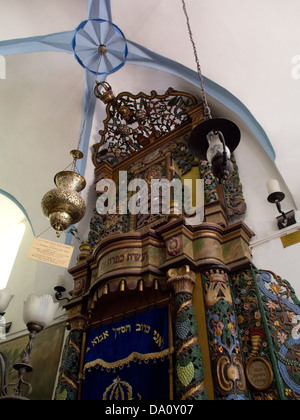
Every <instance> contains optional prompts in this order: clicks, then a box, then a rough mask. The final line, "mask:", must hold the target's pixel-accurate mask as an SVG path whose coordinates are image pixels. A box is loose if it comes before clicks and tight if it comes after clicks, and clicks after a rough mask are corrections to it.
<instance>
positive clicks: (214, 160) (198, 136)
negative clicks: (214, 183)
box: [188, 118, 241, 181]
mask: <svg viewBox="0 0 300 420" xmlns="http://www.w3.org/2000/svg"><path fill="white" fill-rule="evenodd" d="M240 140H241V132H240V129H239V128H238V126H237V125H236V124H235V123H233V122H232V121H230V120H226V119H224V118H211V119H208V120H206V121H204V122H203V123H202V124H199V125H198V126H197V127H196V128H195V129H194V130H193V131H192V133H191V135H190V138H189V140H188V145H189V149H190V151H191V152H192V153H193V154H194V155H195V156H197V157H198V158H199V159H200V160H208V162H209V163H210V164H211V165H212V172H213V174H214V176H215V177H216V178H217V179H219V180H220V181H223V180H226V179H228V178H229V176H230V175H231V173H232V172H233V165H232V162H231V160H230V158H231V154H232V153H233V152H234V150H235V149H236V148H237V147H238V145H239V143H240Z"/></svg>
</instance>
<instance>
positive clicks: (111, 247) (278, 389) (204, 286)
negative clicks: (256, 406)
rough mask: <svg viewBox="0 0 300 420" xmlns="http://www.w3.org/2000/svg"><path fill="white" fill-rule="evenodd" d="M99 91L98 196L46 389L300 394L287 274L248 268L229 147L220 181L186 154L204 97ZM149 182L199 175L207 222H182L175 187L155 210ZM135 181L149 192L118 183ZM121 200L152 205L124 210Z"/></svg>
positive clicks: (84, 393)
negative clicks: (166, 207) (103, 112)
mask: <svg viewBox="0 0 300 420" xmlns="http://www.w3.org/2000/svg"><path fill="white" fill-rule="evenodd" d="M95 93H96V96H98V97H99V98H100V99H101V100H102V101H103V102H105V103H106V106H107V118H106V120H105V121H104V130H103V131H101V132H100V136H101V141H100V142H99V143H98V144H96V145H95V146H94V155H93V163H94V165H95V188H96V192H97V206H96V205H95V212H94V215H93V217H92V219H91V222H90V233H89V236H88V240H87V241H86V242H85V243H83V244H82V246H81V248H80V249H81V252H80V254H79V256H78V264H77V266H76V267H74V268H72V269H70V270H69V272H70V273H71V274H72V276H73V277H74V290H73V291H72V299H71V301H70V302H69V303H68V304H67V305H66V309H67V311H68V328H69V330H70V333H69V336H68V339H67V342H66V345H65V350H64V355H63V359H62V364H61V369H60V376H59V381H58V386H57V391H56V398H57V399H67V400H76V399H82V400H92V399H98V400H128V399H131V400H139V399H140V400H141V399H144V400H155V399H157V400H173V399H174V400H206V399H210V400H212V399H217V400H220V399H221V400H232V399H233V400H247V399H254V400H255V399H256V400H278V399H299V396H300V377H299V368H300V358H299V356H300V347H299V346H300V333H299V328H300V307H299V301H298V300H297V298H296V296H295V293H294V291H293V290H292V288H291V287H290V285H289V284H288V283H287V282H286V281H284V280H282V279H281V278H279V277H278V276H276V275H275V274H274V273H270V272H262V271H259V270H257V269H256V268H255V267H254V266H253V264H252V261H251V249H250V245H249V244H250V240H251V238H252V237H253V235H254V233H253V232H252V231H251V230H250V229H249V228H248V227H247V226H246V225H245V224H244V223H243V221H242V218H243V215H244V214H245V212H246V203H245V200H244V198H243V192H242V184H241V181H240V178H239V173H238V167H237V165H236V162H235V159H234V157H232V162H233V164H234V173H233V175H232V176H231V178H230V180H229V181H227V182H226V183H225V184H222V185H220V184H218V182H217V181H216V179H215V178H214V176H213V175H212V172H211V168H210V166H209V164H208V162H206V161H201V162H199V161H198V160H197V159H196V158H194V156H193V155H192V154H191V153H190V152H189V150H188V145H187V139H188V137H189V134H190V132H191V130H192V129H193V127H195V126H196V125H197V124H199V123H200V122H201V121H203V120H204V114H203V107H202V105H201V104H198V103H197V101H196V99H195V98H194V97H193V96H192V95H190V94H187V93H184V92H176V91H174V90H173V89H169V90H168V91H167V92H166V93H165V94H164V95H158V94H157V93H156V92H151V94H150V95H146V94H144V93H140V94H138V95H132V94H130V93H128V92H125V93H121V94H119V95H118V96H117V97H115V96H114V95H113V93H112V91H111V88H110V86H109V85H108V84H106V83H101V84H100V83H99V84H98V85H97V86H96V89H95ZM121 174H122V177H121ZM125 175H126V176H125ZM154 179H157V180H167V181H168V182H171V181H173V180H174V179H177V180H180V181H181V182H182V183H183V182H184V180H185V179H192V180H193V181H194V182H195V183H196V180H197V179H198V180H203V182H202V184H201V185H202V186H203V185H204V187H203V196H204V220H203V221H202V222H201V223H199V224H195V225H193V224H190V223H187V219H188V217H190V215H188V214H187V211H186V210H187V209H186V208H184V210H183V211H181V212H178V211H176V209H177V210H178V202H176V201H175V200H174V197H173V196H172V193H171V202H170V211H169V212H168V213H167V214H163V213H162V212H158V213H156V214H153V212H151V204H153V201H154V200H155V199H156V200H158V201H159V200H160V199H162V198H163V197H164V195H165V194H167V192H166V191H164V189H163V188H162V190H161V191H162V192H160V195H158V197H155V198H154V199H153V196H152V194H151V185H152V180H154ZM103 180H106V182H107V180H110V181H113V185H115V186H116V188H115V190H114V191H113V192H114V193H115V200H113V205H114V206H115V207H114V210H115V211H114V212H111V213H109V212H107V213H106V214H100V213H99V211H98V210H99V206H98V204H99V203H98V199H99V197H103V194H104V193H105V192H107V188H106V189H105V188H103V186H102V187H99V186H101V185H103V184H102V183H101V181H103ZM133 180H143V181H145V182H144V183H143V186H145V185H146V186H148V189H147V191H148V192H146V193H145V191H142V187H141V186H140V184H137V185H139V186H140V187H139V188H137V189H136V190H135V191H130V190H128V184H129V183H130V182H131V181H133ZM165 185H167V184H165ZM99 189H100V190H99ZM196 193H197V191H196ZM145 194H147V195H145ZM188 194H190V196H191V197H194V196H195V188H194V189H193V188H191V189H189V190H186V189H184V191H183V195H188ZM130 200H134V202H135V204H136V207H135V208H139V206H140V207H143V208H144V210H145V209H146V210H149V211H148V212H147V211H144V212H143V214H142V213H141V212H140V213H139V212H137V211H136V212H135V213H136V214H134V213H132V212H130V211H128V207H127V204H128V203H129V202H130ZM172 200H173V201H172ZM108 201H109V197H108V198H107V200H106V203H105V202H104V200H102V204H107V202H108ZM124 203H125V206H124ZM97 209H98V210H97Z"/></svg>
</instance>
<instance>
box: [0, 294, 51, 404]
mask: <svg viewBox="0 0 300 420" xmlns="http://www.w3.org/2000/svg"><path fill="white" fill-rule="evenodd" d="M8 300H9V299H8ZM6 302H7V301H6ZM8 304H9V303H8ZM7 306H8V305H7ZM57 308H58V303H54V302H53V299H52V296H50V295H44V296H41V297H39V296H34V295H30V296H29V297H28V298H27V300H26V301H25V302H24V311H23V320H24V323H25V324H26V326H27V329H28V331H29V342H28V344H27V346H26V347H25V349H24V351H23V353H22V356H21V361H20V362H18V363H15V364H14V365H13V368H14V370H15V371H17V372H18V380H17V381H16V382H15V383H8V382H7V378H8V371H9V368H10V367H9V365H8V362H7V359H6V357H5V356H4V355H3V354H2V353H1V352H0V368H1V372H0V373H1V376H2V377H1V378H0V379H1V381H0V383H1V386H2V388H1V389H0V400H27V399H28V398H27V397H24V396H22V393H23V388H24V387H27V388H28V392H27V395H30V394H31V392H32V386H31V384H30V383H29V382H26V381H25V380H24V375H25V374H26V373H28V372H32V371H33V368H32V366H31V365H30V354H31V351H32V348H33V343H34V341H35V337H36V335H37V334H38V333H40V332H41V331H42V330H43V329H45V328H47V327H48V326H49V325H50V324H51V323H52V322H53V319H54V315H55V312H56V310H57ZM9 388H13V390H14V393H13V394H10V393H9V392H8V389H9Z"/></svg>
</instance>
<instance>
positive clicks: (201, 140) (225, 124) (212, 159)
mask: <svg viewBox="0 0 300 420" xmlns="http://www.w3.org/2000/svg"><path fill="white" fill-rule="evenodd" d="M182 5H183V11H184V14H185V17H186V21H187V28H188V32H189V36H190V41H191V43H192V46H193V50H194V55H195V61H196V65H197V72H198V75H199V79H200V86H201V92H202V100H203V106H204V116H205V121H204V122H202V123H201V124H199V125H198V126H197V127H195V128H194V130H193V131H192V133H191V135H190V138H189V140H188V145H189V149H190V151H191V152H192V153H193V154H194V155H195V156H196V157H198V158H199V159H200V160H208V162H209V163H210V164H211V165H212V172H213V174H214V176H215V177H216V178H217V179H218V180H219V181H220V182H222V181H226V180H227V179H228V178H229V177H230V175H231V174H232V172H233V164H232V162H231V154H232V152H233V151H234V150H235V149H236V148H237V147H238V145H239V143H240V140H241V132H240V129H239V128H238V126H237V125H236V124H235V123H234V122H232V121H230V120H227V119H224V118H213V117H212V115H211V110H210V107H209V105H208V101H207V95H206V92H205V84H204V77H203V74H202V71H201V66H200V61H199V58H198V54H197V49H196V44H195V42H194V39H193V33H192V29H191V24H190V19H189V16H188V12H187V8H186V4H185V0H182Z"/></svg>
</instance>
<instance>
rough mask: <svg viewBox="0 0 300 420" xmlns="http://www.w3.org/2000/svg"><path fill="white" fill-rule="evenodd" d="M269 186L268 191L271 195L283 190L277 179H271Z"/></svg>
mask: <svg viewBox="0 0 300 420" xmlns="http://www.w3.org/2000/svg"><path fill="white" fill-rule="evenodd" d="M267 187H268V193H269V195H271V194H273V193H277V192H281V188H280V184H279V182H278V181H277V179H271V180H270V181H269V182H268V183H267Z"/></svg>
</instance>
